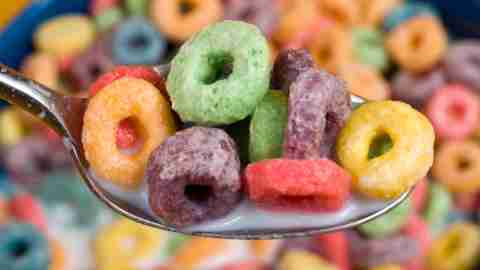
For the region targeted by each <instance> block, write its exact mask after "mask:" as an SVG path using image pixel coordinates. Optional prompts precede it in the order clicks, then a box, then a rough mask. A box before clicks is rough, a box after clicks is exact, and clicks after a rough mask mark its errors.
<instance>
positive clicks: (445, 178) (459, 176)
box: [432, 140, 480, 193]
mask: <svg viewBox="0 0 480 270" xmlns="http://www.w3.org/2000/svg"><path fill="white" fill-rule="evenodd" d="M479 158H480V146H479V145H478V144H477V143H475V142H472V141H468V140H466V141H447V142H445V143H444V144H442V145H441V146H440V147H439V149H438V151H437V153H436V155H435V163H434V164H433V168H432V174H433V176H434V177H435V179H437V180H438V181H440V182H442V183H443V184H445V185H446V186H447V188H448V189H449V190H450V191H451V192H459V193H460V192H467V193H473V192H475V191H478V190H480V159H479Z"/></svg>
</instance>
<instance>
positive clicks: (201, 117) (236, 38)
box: [167, 21, 271, 125]
mask: <svg viewBox="0 0 480 270" xmlns="http://www.w3.org/2000/svg"><path fill="white" fill-rule="evenodd" d="M230 70H231V73H229V72H228V71H230ZM270 71H271V64H270V50H269V47H268V44H267V40H266V39H265V37H264V36H263V35H262V34H261V32H260V30H259V29H258V28H257V27H256V26H254V25H251V24H248V23H244V22H238V21H223V22H220V23H216V24H212V25H211V26H209V27H207V28H205V29H203V30H202V31H200V32H198V33H197V34H195V35H194V36H193V37H192V38H191V39H190V40H189V41H187V42H186V43H185V44H184V45H183V46H182V47H181V48H180V50H179V52H178V54H177V55H176V56H175V57H174V59H173V61H172V63H171V70H170V74H169V75H168V79H167V91H168V93H169V95H170V98H171V101H172V106H173V109H174V110H175V111H176V112H177V113H178V114H179V115H180V118H181V119H182V120H183V121H184V122H194V123H196V124H203V125H220V124H231V123H234V122H237V121H239V120H242V119H244V118H246V117H247V116H248V115H250V114H251V113H252V112H253V110H254V109H255V107H256V105H257V104H258V102H260V100H261V99H262V98H263V96H264V95H265V94H266V93H267V91H268V87H269V84H270Z"/></svg>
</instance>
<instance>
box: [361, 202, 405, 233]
mask: <svg viewBox="0 0 480 270" xmlns="http://www.w3.org/2000/svg"><path fill="white" fill-rule="evenodd" d="M411 209H412V203H411V200H410V198H407V199H405V201H404V202H402V203H401V204H400V205H399V206H397V207H396V208H394V209H393V210H391V211H390V212H388V213H386V214H385V215H383V216H381V217H379V218H377V219H374V220H372V221H370V222H368V223H365V224H363V225H360V226H359V227H358V228H359V229H360V231H361V232H362V233H364V234H366V235H367V236H369V237H372V238H381V237H385V236H387V235H391V234H393V233H396V232H397V231H399V230H400V229H401V228H402V227H403V225H405V223H406V222H407V219H408V216H409V214H410V210H411Z"/></svg>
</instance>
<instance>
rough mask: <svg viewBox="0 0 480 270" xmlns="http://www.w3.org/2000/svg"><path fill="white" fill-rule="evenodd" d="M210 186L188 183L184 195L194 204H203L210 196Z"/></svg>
mask: <svg viewBox="0 0 480 270" xmlns="http://www.w3.org/2000/svg"><path fill="white" fill-rule="evenodd" d="M212 192H213V191H212V187H210V186H207V185H195V184H190V185H187V186H186V187H185V197H187V199H189V200H190V201H192V202H194V203H196V204H205V203H207V202H208V200H209V199H210V197H211V196H212Z"/></svg>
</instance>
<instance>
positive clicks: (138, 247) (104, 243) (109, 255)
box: [94, 218, 166, 270]
mask: <svg viewBox="0 0 480 270" xmlns="http://www.w3.org/2000/svg"><path fill="white" fill-rule="evenodd" d="M165 239H166V233H165V232H163V231H161V230H158V229H155V228H151V227H148V226H145V225H141V224H139V223H135V222H133V221H131V220H128V219H124V218H122V219H119V220H117V221H115V222H113V223H112V224H109V225H107V226H105V227H104V228H103V229H102V230H101V231H100V232H99V233H98V235H97V237H96V238H95V241H94V251H95V259H96V262H97V265H99V266H101V267H100V268H102V269H112V270H113V269H130V268H125V267H127V266H131V265H134V264H135V263H137V262H138V261H139V260H142V259H145V258H148V257H150V256H153V255H155V253H156V252H157V251H158V249H159V248H160V247H161V245H162V243H163V241H164V240H165ZM114 266H115V267H118V266H121V267H122V268H115V267H114Z"/></svg>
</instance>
